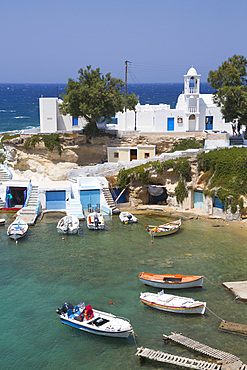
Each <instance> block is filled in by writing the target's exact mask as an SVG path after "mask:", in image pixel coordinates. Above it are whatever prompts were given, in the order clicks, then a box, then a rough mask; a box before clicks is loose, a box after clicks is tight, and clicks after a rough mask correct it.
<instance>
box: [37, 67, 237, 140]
mask: <svg viewBox="0 0 247 370" xmlns="http://www.w3.org/2000/svg"><path fill="white" fill-rule="evenodd" d="M200 77H201V75H199V74H198V73H197V71H196V70H195V68H194V67H191V68H190V69H189V70H188V72H187V74H186V75H184V92H183V93H182V94H180V95H179V97H178V100H177V104H176V108H175V109H171V108H170V105H167V104H159V105H149V104H145V105H141V104H137V106H136V109H135V111H129V110H127V112H123V113H122V112H118V113H117V114H116V124H108V125H106V126H107V128H108V129H109V130H111V129H113V130H117V131H139V132H168V133H169V132H203V131H208V132H209V133H212V132H226V131H227V132H229V133H230V132H231V123H230V122H228V123H226V122H225V120H224V119H223V117H222V114H221V111H220V107H217V106H216V105H215V104H214V102H213V96H212V94H200ZM61 102H62V100H60V99H58V98H43V97H41V98H40V99H39V107H40V132H41V133H52V132H58V131H81V130H82V129H83V127H84V126H85V125H86V120H85V119H84V118H78V119H76V118H73V117H72V116H70V115H62V114H60V112H59V104H61Z"/></svg>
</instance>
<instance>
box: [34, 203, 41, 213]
mask: <svg viewBox="0 0 247 370" xmlns="http://www.w3.org/2000/svg"><path fill="white" fill-rule="evenodd" d="M39 206H40V200H39V201H38V203H37V206H36V208H35V214H36V215H38V212H39Z"/></svg>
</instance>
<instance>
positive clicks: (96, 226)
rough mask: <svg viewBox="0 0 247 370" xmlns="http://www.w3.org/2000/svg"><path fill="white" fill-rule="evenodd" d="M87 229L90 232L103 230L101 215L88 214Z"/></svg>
mask: <svg viewBox="0 0 247 370" xmlns="http://www.w3.org/2000/svg"><path fill="white" fill-rule="evenodd" d="M87 227H88V228H89V229H90V230H103V229H104V228H105V222H104V217H103V215H102V214H101V213H98V212H92V213H89V215H88V216H87Z"/></svg>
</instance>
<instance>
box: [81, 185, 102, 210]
mask: <svg viewBox="0 0 247 370" xmlns="http://www.w3.org/2000/svg"><path fill="white" fill-rule="evenodd" d="M80 200H81V205H82V209H88V206H89V205H90V206H92V207H93V206H97V205H98V204H100V190H99V189H97V190H81V191H80Z"/></svg>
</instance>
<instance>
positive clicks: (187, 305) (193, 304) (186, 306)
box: [140, 293, 206, 315]
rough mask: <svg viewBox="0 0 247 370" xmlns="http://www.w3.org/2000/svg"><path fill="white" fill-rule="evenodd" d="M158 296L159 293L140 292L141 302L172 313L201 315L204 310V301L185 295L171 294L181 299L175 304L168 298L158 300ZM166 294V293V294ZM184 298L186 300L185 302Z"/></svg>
mask: <svg viewBox="0 0 247 370" xmlns="http://www.w3.org/2000/svg"><path fill="white" fill-rule="evenodd" d="M158 296H159V294H152V293H146V294H145V293H144V294H141V296H140V300H141V302H142V303H143V304H145V305H147V306H149V307H152V308H156V309H157V310H161V311H166V312H172V313H180V314H189V315H203V314H204V313H205V310H206V302H199V301H194V300H193V299H191V298H186V297H178V296H177V297H175V296H173V297H174V298H175V299H176V298H177V299H178V301H179V300H180V299H181V302H180V303H177V304H172V303H170V302H171V301H170V302H169V299H168V300H167V302H162V300H160V299H159V297H158ZM166 296H168V295H167V294H166ZM169 296H170V295H169ZM171 297H172V296H171ZM186 299H187V300H188V302H186ZM171 300H172V299H171ZM182 301H183V303H182Z"/></svg>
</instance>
